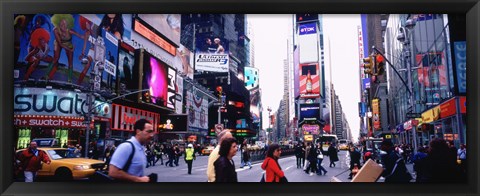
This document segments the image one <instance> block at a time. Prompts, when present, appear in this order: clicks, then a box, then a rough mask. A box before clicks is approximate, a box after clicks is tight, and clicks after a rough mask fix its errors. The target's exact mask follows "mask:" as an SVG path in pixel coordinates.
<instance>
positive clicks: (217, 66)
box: [195, 35, 229, 72]
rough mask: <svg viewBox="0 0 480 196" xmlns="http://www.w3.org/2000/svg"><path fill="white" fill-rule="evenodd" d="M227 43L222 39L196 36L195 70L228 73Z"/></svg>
mask: <svg viewBox="0 0 480 196" xmlns="http://www.w3.org/2000/svg"><path fill="white" fill-rule="evenodd" d="M228 45H229V43H228V41H226V39H225V38H222V37H208V36H203V35H197V36H196V43H195V46H196V49H195V50H196V53H195V70H198V71H211V72H228V65H229V56H228V53H229V52H228V51H229V50H228Z"/></svg>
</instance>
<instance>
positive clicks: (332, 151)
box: [328, 143, 338, 167]
mask: <svg viewBox="0 0 480 196" xmlns="http://www.w3.org/2000/svg"><path fill="white" fill-rule="evenodd" d="M328 156H329V157H330V167H332V165H333V167H335V166H336V165H335V162H337V161H338V151H337V148H335V144H333V143H331V144H330V147H328Z"/></svg>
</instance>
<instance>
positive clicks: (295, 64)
mask: <svg viewBox="0 0 480 196" xmlns="http://www.w3.org/2000/svg"><path fill="white" fill-rule="evenodd" d="M298 51H299V49H298V47H296V48H295V50H294V51H293V88H294V95H295V97H298V96H299V95H300V88H299V87H300V79H299V77H300V75H299V66H300V63H299V62H300V59H299V58H300V57H299V55H300V54H299V52H298Z"/></svg>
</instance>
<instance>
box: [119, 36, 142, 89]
mask: <svg viewBox="0 0 480 196" xmlns="http://www.w3.org/2000/svg"><path fill="white" fill-rule="evenodd" d="M135 69H138V64H136V63H135V49H134V48H133V47H132V46H130V45H128V44H127V43H125V42H123V41H121V42H120V44H119V49H118V88H117V89H118V92H119V94H126V93H130V92H133V91H136V90H138V81H136V82H135V81H134V78H137V76H136V75H134V70H135ZM135 83H136V84H137V85H135Z"/></svg>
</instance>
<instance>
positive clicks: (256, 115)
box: [250, 88, 260, 123]
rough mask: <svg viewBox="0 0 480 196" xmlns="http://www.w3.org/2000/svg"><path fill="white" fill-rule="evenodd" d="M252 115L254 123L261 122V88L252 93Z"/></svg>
mask: <svg viewBox="0 0 480 196" xmlns="http://www.w3.org/2000/svg"><path fill="white" fill-rule="evenodd" d="M250 114H251V116H252V120H253V123H259V122H260V90H259V88H257V89H254V90H252V91H250Z"/></svg>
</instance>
